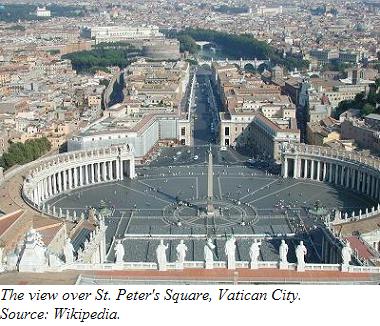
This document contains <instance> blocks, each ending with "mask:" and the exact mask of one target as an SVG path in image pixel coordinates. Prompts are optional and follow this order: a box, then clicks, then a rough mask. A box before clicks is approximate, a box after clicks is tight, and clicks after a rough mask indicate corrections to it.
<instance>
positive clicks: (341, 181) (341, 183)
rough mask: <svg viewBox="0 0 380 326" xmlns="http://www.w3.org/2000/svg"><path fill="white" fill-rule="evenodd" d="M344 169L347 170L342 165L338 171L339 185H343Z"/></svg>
mask: <svg viewBox="0 0 380 326" xmlns="http://www.w3.org/2000/svg"><path fill="white" fill-rule="evenodd" d="M345 170H347V168H346V167H344V166H343V165H342V171H341V172H340V185H341V186H343V185H344V172H345Z"/></svg>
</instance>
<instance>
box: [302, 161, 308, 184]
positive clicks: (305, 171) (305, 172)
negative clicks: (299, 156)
mask: <svg viewBox="0 0 380 326" xmlns="http://www.w3.org/2000/svg"><path fill="white" fill-rule="evenodd" d="M308 168H309V160H307V159H305V168H304V171H303V177H304V178H305V179H307V175H308V172H309V171H308Z"/></svg>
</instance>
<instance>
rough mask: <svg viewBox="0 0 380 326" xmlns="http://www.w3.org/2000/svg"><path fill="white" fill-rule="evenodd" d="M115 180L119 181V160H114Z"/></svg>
mask: <svg viewBox="0 0 380 326" xmlns="http://www.w3.org/2000/svg"><path fill="white" fill-rule="evenodd" d="M115 162H116V180H120V160H119V158H117V159H116V161H115Z"/></svg>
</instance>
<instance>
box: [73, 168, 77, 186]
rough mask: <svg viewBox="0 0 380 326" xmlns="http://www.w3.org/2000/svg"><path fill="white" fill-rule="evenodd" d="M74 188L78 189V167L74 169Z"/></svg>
mask: <svg viewBox="0 0 380 326" xmlns="http://www.w3.org/2000/svg"><path fill="white" fill-rule="evenodd" d="M73 184H74V188H76V187H78V167H77V166H76V167H75V168H74V183H73Z"/></svg>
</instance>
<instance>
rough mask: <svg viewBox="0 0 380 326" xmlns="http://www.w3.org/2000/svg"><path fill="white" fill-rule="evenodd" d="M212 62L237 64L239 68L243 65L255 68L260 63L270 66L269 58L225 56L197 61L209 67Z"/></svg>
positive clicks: (242, 67)
mask: <svg viewBox="0 0 380 326" xmlns="http://www.w3.org/2000/svg"><path fill="white" fill-rule="evenodd" d="M213 62H216V63H218V64H222V65H223V64H233V65H237V66H239V68H240V69H244V67H245V66H247V65H252V66H253V67H254V68H255V69H257V68H258V67H259V66H261V65H262V64H265V65H267V66H270V64H271V62H270V59H268V60H258V59H257V58H254V59H248V60H243V59H242V58H240V60H229V59H228V58H226V59H225V60H213V59H211V61H210V60H200V61H198V64H199V65H200V66H203V65H207V66H209V67H211V64H212V63H213Z"/></svg>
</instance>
